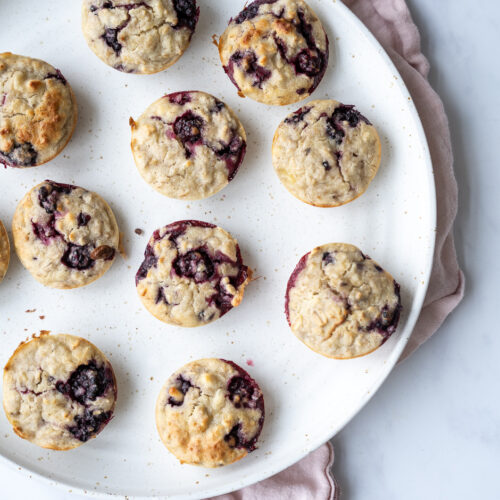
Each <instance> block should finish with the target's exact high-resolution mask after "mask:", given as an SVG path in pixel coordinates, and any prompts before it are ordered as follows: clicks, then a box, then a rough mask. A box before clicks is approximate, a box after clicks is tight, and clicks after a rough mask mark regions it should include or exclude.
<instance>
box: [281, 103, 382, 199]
mask: <svg viewBox="0 0 500 500" xmlns="http://www.w3.org/2000/svg"><path fill="white" fill-rule="evenodd" d="M380 149H381V148H380V140H379V137H378V134H377V131H376V130H375V127H374V126H373V125H372V124H371V123H370V122H369V121H368V120H367V119H366V118H365V117H364V116H363V115H362V114H361V113H359V111H357V110H356V109H355V108H354V106H349V105H345V104H341V103H339V102H337V101H333V100H320V101H311V102H309V103H307V105H306V106H304V107H303V108H300V109H299V110H298V111H296V112H295V113H292V114H290V115H289V116H288V117H287V118H286V119H285V120H284V121H283V122H281V124H280V125H279V127H278V129H277V130H276V133H275V135H274V139H273V165H274V169H275V170H276V173H277V174H278V177H279V178H280V181H281V182H282V183H283V184H284V186H285V187H286V188H287V189H288V191H290V193H291V194H293V195H294V196H295V197H296V198H298V199H299V200H301V201H303V202H305V203H309V204H310V205H315V206H318V207H336V206H339V205H343V204H344V203H348V202H350V201H352V200H354V199H355V198H357V197H358V196H361V195H362V194H363V193H364V192H365V190H366V189H367V187H368V185H369V184H370V182H371V181H372V179H373V178H374V177H375V174H376V173H377V170H378V167H379V165H380Z"/></svg>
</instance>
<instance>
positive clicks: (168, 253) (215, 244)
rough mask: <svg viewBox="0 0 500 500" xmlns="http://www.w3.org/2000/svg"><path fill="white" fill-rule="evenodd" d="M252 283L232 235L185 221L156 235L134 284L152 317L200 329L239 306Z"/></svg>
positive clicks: (149, 245) (170, 226)
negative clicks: (247, 287) (199, 327)
mask: <svg viewBox="0 0 500 500" xmlns="http://www.w3.org/2000/svg"><path fill="white" fill-rule="evenodd" d="M251 277H252V271H251V269H249V268H248V267H247V266H245V265H244V264H243V261H242V258H241V252H240V247H239V246H238V242H237V241H236V240H235V239H234V238H233V237H232V236H231V235H230V234H229V233H228V232H226V231H224V230H223V229H222V228H220V227H217V226H214V225H213V224H209V223H207V222H202V221H196V220H185V221H178V222H174V223H172V224H169V225H168V226H165V227H162V228H161V229H158V230H157V231H155V232H154V233H153V236H151V238H150V240H149V243H148V245H147V247H146V251H145V252H144V261H143V262H142V264H141V266H140V268H139V270H138V271H137V274H136V277H135V282H136V286H137V293H138V294H139V297H140V299H141V301H142V303H143V304H144V306H145V307H146V309H147V310H148V311H149V312H150V313H151V314H153V316H155V317H156V318H158V319H159V320H161V321H164V322H165V323H169V324H172V325H179V326H186V327H195V326H201V325H205V324H207V323H210V322H212V321H215V320H216V319H218V318H220V317H221V316H223V315H224V314H226V313H227V312H228V311H230V310H231V309H232V308H233V307H236V306H238V305H239V304H240V302H241V301H242V299H243V293H244V291H245V287H246V285H247V284H248V283H249V281H250V279H251Z"/></svg>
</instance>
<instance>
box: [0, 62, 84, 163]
mask: <svg viewBox="0 0 500 500" xmlns="http://www.w3.org/2000/svg"><path fill="white" fill-rule="evenodd" d="M77 114H78V110H77V105H76V100H75V96H74V94H73V91H72V90H71V87H70V85H69V83H68V82H67V81H66V79H65V78H64V76H63V75H62V74H61V72H60V71H59V70H58V69H55V68H54V67H53V66H51V65H50V64H48V63H46V62H44V61H40V60H38V59H32V58H31V57H25V56H19V55H16V54H11V53H10V52H4V53H3V54H0V163H3V164H4V165H6V166H9V167H18V168H24V167H35V166H37V165H41V164H42V163H46V162H48V161H49V160H51V159H52V158H54V157H55V156H57V155H58V154H59V153H60V152H61V151H62V150H63V149H64V147H65V146H66V144H67V143H68V141H69V140H70V138H71V135H72V134H73V130H74V129H75V125H76V119H77Z"/></svg>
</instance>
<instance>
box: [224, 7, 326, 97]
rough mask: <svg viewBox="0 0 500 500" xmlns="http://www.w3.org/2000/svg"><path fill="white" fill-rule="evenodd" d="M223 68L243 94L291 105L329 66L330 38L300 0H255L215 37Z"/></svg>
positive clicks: (303, 94) (314, 86)
mask: <svg viewBox="0 0 500 500" xmlns="http://www.w3.org/2000/svg"><path fill="white" fill-rule="evenodd" d="M219 55H220V59H221V62H222V66H223V67H224V71H225V72H226V73H227V75H228V77H229V78H230V79H231V81H232V82H233V83H234V85H235V86H236V88H237V89H238V90H239V92H240V93H241V94H243V95H244V96H247V97H250V98H252V99H254V100H256V101H259V102H262V103H265V104H275V105H284V104H291V103H294V102H297V101H300V100H302V99H305V98H306V97H307V96H309V95H310V94H311V93H312V92H313V91H314V90H315V89H316V87H317V86H318V85H319V83H320V81H321V79H322V78H323V76H324V74H325V71H326V67H327V65H328V37H327V36H326V33H325V30H324V29H323V25H322V24H321V21H320V20H319V19H318V17H317V16H316V14H315V13H314V12H313V10H312V9H311V8H310V7H309V5H307V3H306V2H304V1H303V0H256V1H254V2H252V3H250V4H249V5H247V6H246V7H245V8H244V9H243V10H242V11H241V12H240V13H239V14H238V15H237V16H236V17H234V18H233V19H231V20H230V21H229V25H228V27H227V28H226V30H225V31H224V33H223V34H222V36H221V37H220V39H219Z"/></svg>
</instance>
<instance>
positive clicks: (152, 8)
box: [82, 0, 199, 74]
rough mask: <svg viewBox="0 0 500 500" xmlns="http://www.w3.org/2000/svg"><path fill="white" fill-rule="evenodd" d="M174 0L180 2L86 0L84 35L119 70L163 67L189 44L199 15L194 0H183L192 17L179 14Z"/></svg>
mask: <svg viewBox="0 0 500 500" xmlns="http://www.w3.org/2000/svg"><path fill="white" fill-rule="evenodd" d="M175 3H179V2H175V1H174V0H127V1H119V0H112V1H110V0H83V3H82V30H83V35H84V37H85V40H86V41H87V44H88V45H89V47H90V48H91V50H92V51H93V52H94V54H95V55H97V56H98V57H99V59H101V60H102V61H103V62H105V63H106V64H108V65H109V66H111V67H113V68H115V69H117V70H119V71H124V72H126V73H140V74H151V73H157V72H158V71H163V70H164V69H166V68H168V67H169V66H172V64H174V63H175V62H176V61H177V60H178V59H179V58H180V57H181V56H182V54H183V53H184V51H185V50H186V49H187V48H188V46H189V42H190V41H191V37H192V35H193V33H194V28H195V25H196V22H197V20H198V15H199V9H198V8H196V2H195V1H194V0H191V1H190V2H189V1H188V2H184V4H190V8H189V10H190V13H191V14H193V15H191V16H190V18H189V19H187V18H186V19H183V18H182V17H181V16H179V14H178V12H177V10H176V8H175V6H174V4H175ZM193 6H194V7H193ZM191 11H192V12H191Z"/></svg>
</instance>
